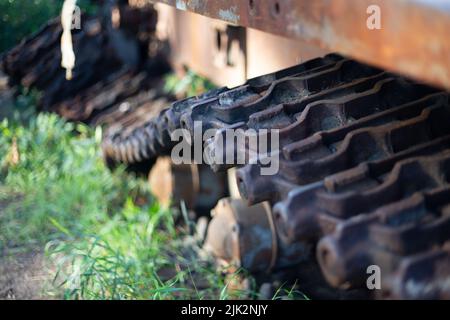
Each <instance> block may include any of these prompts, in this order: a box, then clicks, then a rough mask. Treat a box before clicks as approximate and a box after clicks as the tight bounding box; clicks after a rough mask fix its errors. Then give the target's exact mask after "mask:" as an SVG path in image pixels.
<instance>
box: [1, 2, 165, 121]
mask: <svg viewBox="0 0 450 320" xmlns="http://www.w3.org/2000/svg"><path fill="white" fill-rule="evenodd" d="M110 9H111V8H110ZM111 10H112V9H111ZM114 10H117V13H116V15H117V16H120V17H121V20H120V22H117V25H115V26H114V27H113V26H112V25H111V24H112V22H111V21H110V20H111V17H110V16H111V14H109V15H108V14H104V15H100V14H99V15H96V16H87V15H83V16H82V19H81V20H82V24H81V29H79V30H78V29H76V30H74V31H73V42H74V51H75V55H76V65H75V69H74V71H73V78H72V80H71V81H67V80H66V79H65V71H64V69H63V68H62V67H61V48H60V37H61V33H62V27H61V22H60V19H53V20H51V21H49V22H48V23H47V25H45V26H44V27H43V28H42V29H41V30H40V31H38V32H37V33H36V34H34V35H32V36H31V37H29V38H27V39H25V40H24V41H22V42H21V43H20V44H19V45H17V46H16V47H14V48H13V49H11V50H10V51H9V52H6V53H4V54H3V55H2V56H1V57H0V69H1V70H3V72H4V73H5V74H6V75H8V76H9V82H10V84H11V86H15V85H22V86H24V87H27V88H30V89H35V90H38V91H39V92H41V93H42V96H41V98H40V99H39V101H38V109H40V110H43V111H52V112H56V113H59V114H60V115H61V116H63V117H64V118H66V119H68V120H75V121H83V122H87V123H94V124H100V123H102V119H101V118H102V116H101V115H100V114H101V113H104V114H110V113H112V112H113V110H117V109H119V106H120V105H121V103H122V102H125V100H126V99H128V98H133V99H134V97H135V96H137V95H138V94H140V93H141V92H142V91H152V90H153V93H152V94H153V96H157V95H158V94H159V95H162V81H161V75H162V74H164V73H165V72H167V71H168V70H169V67H168V63H167V60H166V58H165V53H164V46H163V44H162V43H161V42H160V41H159V40H158V39H156V37H155V34H154V33H155V26H156V18H157V17H156V12H155V10H154V9H153V8H152V7H146V8H144V9H141V10H136V9H132V8H130V7H128V6H118V7H115V9H114ZM107 12H109V11H107ZM146 46H147V47H151V48H152V50H148V51H149V52H147V50H142V49H143V48H145V47H146ZM150 51H151V52H150ZM158 90H159V93H158V92H156V93H155V91H158ZM141 98H142V96H141ZM122 109H123V108H122Z"/></svg>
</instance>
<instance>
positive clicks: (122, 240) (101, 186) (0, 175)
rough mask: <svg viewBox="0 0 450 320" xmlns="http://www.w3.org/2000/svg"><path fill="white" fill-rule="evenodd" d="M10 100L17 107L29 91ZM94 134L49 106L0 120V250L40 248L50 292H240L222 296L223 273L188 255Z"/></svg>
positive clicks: (165, 217)
mask: <svg viewBox="0 0 450 320" xmlns="http://www.w3.org/2000/svg"><path fill="white" fill-rule="evenodd" d="M19 100H21V104H22V108H25V105H26V103H30V104H31V103H33V101H34V100H35V99H34V98H32V97H30V96H29V95H25V96H22V98H20V99H19ZM21 111H22V112H23V111H24V110H23V109H22V110H21ZM15 118H16V119H17V118H18V117H15ZM100 139H101V130H100V128H97V129H91V128H89V127H87V126H85V125H82V124H73V123H67V122H65V121H63V120H62V119H60V118H59V117H58V116H56V115H52V114H39V115H30V117H29V119H28V121H27V122H26V123H25V124H24V123H23V121H18V120H14V119H13V120H11V119H10V120H6V119H5V120H3V121H2V122H1V123H0V212H1V214H0V255H2V252H3V254H6V253H8V254H11V253H13V252H17V251H23V250H28V249H29V248H41V249H43V248H44V247H45V248H46V252H47V257H48V259H49V261H51V262H52V263H56V264H57V265H58V272H57V274H56V276H55V280H54V286H53V290H52V292H49V294H53V295H55V296H56V297H64V298H75V299H175V298H177V299H178V298H193V299H207V298H230V297H239V296H242V295H244V294H246V293H242V292H235V293H233V294H232V296H230V293H229V292H228V290H226V288H227V286H228V285H227V283H228V282H227V281H226V279H225V277H224V276H223V275H221V274H220V273H217V272H216V270H215V268H214V267H213V265H212V263H211V261H208V259H203V260H202V259H199V258H198V255H197V252H196V251H197V249H198V244H197V243H196V242H195V240H193V238H190V239H191V240H190V241H187V240H186V238H185V237H186V235H187V234H186V231H185V229H184V228H183V227H181V226H177V225H175V223H174V217H173V215H172V213H171V212H170V211H169V210H167V209H165V208H162V207H160V206H159V205H158V204H157V203H156V202H155V201H153V199H152V197H151V195H150V193H149V191H148V190H147V184H146V182H145V181H144V180H140V179H138V178H136V177H135V176H133V175H131V174H128V173H125V171H124V170H123V168H122V169H121V168H119V169H118V170H116V171H115V172H110V171H109V170H108V169H107V168H106V167H105V165H104V163H103V160H102V157H101V154H100V148H99V143H100ZM187 243H190V244H191V245H189V246H188V245H186V244H187Z"/></svg>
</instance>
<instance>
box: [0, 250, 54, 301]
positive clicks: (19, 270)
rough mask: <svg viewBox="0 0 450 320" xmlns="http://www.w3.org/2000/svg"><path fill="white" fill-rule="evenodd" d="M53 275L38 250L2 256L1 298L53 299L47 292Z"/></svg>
mask: <svg viewBox="0 0 450 320" xmlns="http://www.w3.org/2000/svg"><path fill="white" fill-rule="evenodd" d="M52 279H53V278H52V275H51V274H50V271H49V268H48V266H47V265H46V262H45V256H44V254H43V253H42V252H39V251H37V250H29V249H28V250H26V252H24V253H17V254H9V255H7V256H2V257H0V299H7V300H22V299H26V300H28V299H52V297H51V296H50V295H48V293H47V292H46V291H47V289H48V286H49V285H50V284H51V281H52Z"/></svg>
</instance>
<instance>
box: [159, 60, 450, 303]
mask: <svg viewBox="0 0 450 320" xmlns="http://www.w3.org/2000/svg"><path fill="white" fill-rule="evenodd" d="M160 117H161V119H163V120H164V121H160V120H158V122H162V123H165V125H164V126H165V127H164V126H159V127H157V129H156V130H157V131H158V129H162V131H159V132H160V134H164V135H165V136H166V137H170V133H171V132H173V130H175V129H178V128H184V129H185V130H187V131H188V132H190V134H195V131H196V130H198V129H202V130H206V129H212V130H214V132H215V136H214V137H213V138H211V139H209V140H208V141H207V147H206V151H207V152H206V154H208V153H210V154H215V153H217V152H224V154H222V158H225V157H226V152H228V150H229V149H228V148H224V149H220V148H219V147H220V146H219V144H218V142H217V141H218V140H217V137H223V136H224V135H225V133H226V131H227V130H229V129H236V128H240V129H249V128H250V129H254V130H256V132H257V134H259V132H260V129H278V130H279V131H280V148H279V149H277V150H274V152H275V153H277V154H278V155H279V171H278V172H277V173H275V174H274V175H268V176H264V175H262V174H261V170H260V169H261V168H262V166H263V164H262V163H260V162H256V163H252V162H251V161H250V160H251V157H250V155H251V154H252V151H255V150H251V146H250V144H244V146H243V148H241V149H239V152H243V153H244V154H246V155H249V156H248V157H246V158H245V160H246V161H247V162H246V164H244V165H243V166H242V165H241V166H238V169H237V171H236V172H237V173H236V176H237V182H238V186H239V190H240V193H241V196H242V197H243V198H244V199H246V200H247V201H248V202H249V203H250V204H257V203H261V202H263V201H268V202H269V203H270V204H271V205H272V206H273V225H274V226H275V229H276V237H273V238H276V239H277V244H282V246H283V247H285V248H290V249H291V248H292V247H290V246H297V245H299V244H302V245H305V246H308V245H312V246H314V245H315V244H317V243H319V245H318V247H317V257H318V261H319V263H320V265H321V268H322V270H323V273H324V275H325V276H326V278H327V280H328V281H329V283H330V284H332V285H334V286H338V287H346V288H348V287H352V288H353V287H356V288H357V287H360V286H364V285H365V282H364V281H365V279H366V278H365V277H367V274H366V269H367V267H368V266H370V265H372V264H375V265H377V266H379V267H380V268H381V271H382V273H383V277H385V280H383V281H385V282H383V288H384V289H383V290H382V295H383V296H386V297H403V298H418V297H424V298H428V297H445V296H447V295H448V292H449V291H448V286H443V285H440V284H439V279H442V277H443V276H444V275H447V276H449V275H450V269H449V268H448V263H447V262H448V259H447V258H446V252H441V251H436V252H437V253H434V252H435V251H434V250H435V248H437V247H441V246H443V245H444V243H445V242H446V241H447V240H448V236H449V234H450V233H449V232H448V231H449V230H447V229H448V227H447V220H446V216H447V211H448V201H449V197H448V196H446V195H447V191H446V190H447V189H448V187H449V181H450V180H449V179H448V172H449V171H450V167H448V164H449V160H448V159H449V157H450V153H449V152H450V151H449V150H450V127H449V126H448V123H449V120H450V103H449V96H448V93H446V92H442V91H440V90H439V89H436V88H433V87H429V86H426V85H424V84H420V83H416V82H413V81H411V80H408V79H405V78H402V77H399V76H397V75H393V74H389V73H386V72H384V71H382V70H379V69H376V68H372V67H369V66H366V65H363V64H360V63H358V62H355V61H353V60H349V59H345V58H342V57H340V56H336V55H330V56H327V57H325V58H323V59H316V60H313V61H309V62H307V63H305V64H302V65H299V66H296V67H293V68H290V69H288V70H284V71H281V72H279V73H277V74H270V75H267V76H266V77H260V78H257V79H252V80H249V81H248V82H247V83H246V84H245V85H243V86H240V87H237V88H232V89H227V88H222V89H219V90H216V91H214V92H210V93H207V94H205V95H204V96H203V97H199V98H191V99H190V100H189V99H188V100H185V101H181V102H177V103H174V104H173V106H172V108H169V109H168V110H167V111H164V112H163V113H162V114H161V116H160ZM196 121H201V122H202V126H201V128H199V127H198V126H196V125H195V123H196ZM261 134H267V133H261ZM233 143H235V141H234V142H233ZM235 147H237V146H235ZM169 149H170V148H169ZM231 150H232V151H233V152H235V151H236V149H234V150H233V148H231ZM232 155H233V156H236V154H232ZM235 160H236V159H235ZM229 166H233V165H227V166H224V165H216V164H214V163H213V164H212V167H213V169H215V170H219V171H220V170H225V169H227V168H228V167H229ZM224 207H227V208H228V207H230V208H232V209H229V210H228V209H227V210H228V211H231V212H234V211H236V210H234V209H233V206H232V205H231V204H230V203H228V205H226V206H224ZM237 211H239V210H237ZM244 215H245V213H244ZM256 215H257V214H256V213H255V214H254V216H253V217H252V219H253V218H255V217H256ZM224 216H225V215H223V216H222V215H219V217H220V218H217V219H215V220H216V221H215V222H214V220H213V222H214V223H213V224H212V226H211V230H216V229H219V227H218V226H219V225H223V226H225V225H227V223H228V222H226V221H222V220H223V219H224V218H223V217H224ZM229 216H230V217H233V215H229ZM261 219H262V218H261ZM219 220H220V222H217V221H219ZM225 220H227V219H225ZM228 220H230V219H228ZM230 221H232V223H235V222H233V221H234V220H232V219H231V220H230ZM249 221H253V222H252V223H253V225H254V224H257V223H262V221H260V220H258V219H257V220H251V219H250V220H249ZM269 221H272V218H271V219H269ZM230 223H231V222H230ZM214 226H215V227H214ZM266 227H267V225H266ZM227 230H228V229H226V228H225V229H222V230H221V232H222V233H223V237H222V238H224V237H225V238H227V239H228V237H230V238H229V241H231V240H230V239H234V238H232V234H233V232H232V231H227ZM266 230H267V228H266ZM211 232H213V231H211ZM217 232H218V231H217ZM248 232H250V231H248ZM266 232H267V231H266ZM250 234H251V232H250ZM267 234H269V233H267ZM244 235H247V234H246V233H245V234H244ZM323 237H324V238H323ZM219 238H220V237H219ZM321 238H323V239H322V240H321ZM237 239H238V238H237ZM227 241H228V240H227ZM227 241H225V240H223V243H226V242H227ZM249 243H253V242H252V241H249ZM259 243H262V242H259ZM239 246H240V242H239V241H237V240H236V239H235V241H234V242H233V241H231V242H230V244H227V245H226V246H225V247H226V248H225V249H224V248H222V249H221V250H222V251H224V252H228V253H229V255H228V256H226V257H225V258H226V259H225V258H224V259H225V260H228V261H234V260H237V261H241V263H242V261H243V257H242V256H238V255H237V254H236V252H239V251H236V250H237V249H233V248H235V247H239ZM258 248H259V247H258V246H257V245H256V244H254V245H252V246H250V247H247V248H246V250H248V252H249V253H251V254H253V253H254V251H253V250H258ZM233 250H234V251H233ZM430 250H431V251H430ZM436 250H437V249H436ZM439 252H441V253H439ZM222 253H223V252H222ZM232 253H233V254H234V255H233V254H232ZM298 255H299V256H303V255H304V251H302V250H299V251H298ZM293 257H295V254H294V255H293ZM421 259H423V262H422V260H421ZM270 261H271V258H270V257H269V256H267V257H266V258H265V260H263V262H258V263H257V264H255V265H257V266H260V267H261V268H263V269H264V268H265V267H266V266H267V264H268V263H270ZM292 261H295V259H293V260H292ZM441 261H442V262H441ZM244 265H245V266H246V267H247V268H249V269H251V270H254V271H261V270H258V267H256V266H255V265H254V264H253V263H244ZM421 265H426V266H427V267H426V268H428V269H432V268H437V267H435V266H436V265H439V266H441V268H440V269H439V271H437V270H434V269H433V270H432V271H430V272H431V274H430V275H428V276H427V277H426V279H425V280H423V277H422V276H421V275H420V273H418V272H419V271H415V270H416V268H420V267H417V266H421ZM263 266H265V267H263ZM424 268H425V267H424ZM411 270H412V271H411ZM404 281H412V282H414V283H415V287H414V288H411V286H412V285H411V284H408V283H405V282H404Z"/></svg>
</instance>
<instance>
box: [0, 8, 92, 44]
mask: <svg viewBox="0 0 450 320" xmlns="http://www.w3.org/2000/svg"><path fill="white" fill-rule="evenodd" d="M63 2H64V0H0V53H1V52H4V51H6V50H8V49H10V48H12V47H13V46H14V45H15V44H17V43H19V42H20V41H21V40H22V39H23V38H24V37H26V36H29V35H30V34H32V33H33V32H36V31H37V30H39V28H40V27H41V26H42V25H44V24H45V23H46V22H47V21H48V20H49V19H51V18H54V17H57V16H58V15H59V13H60V11H61V8H62V4H63ZM94 2H95V1H92V0H78V1H77V4H78V6H79V7H80V8H81V10H82V11H84V12H88V13H93V12H95V10H96V5H95V3H94Z"/></svg>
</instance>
